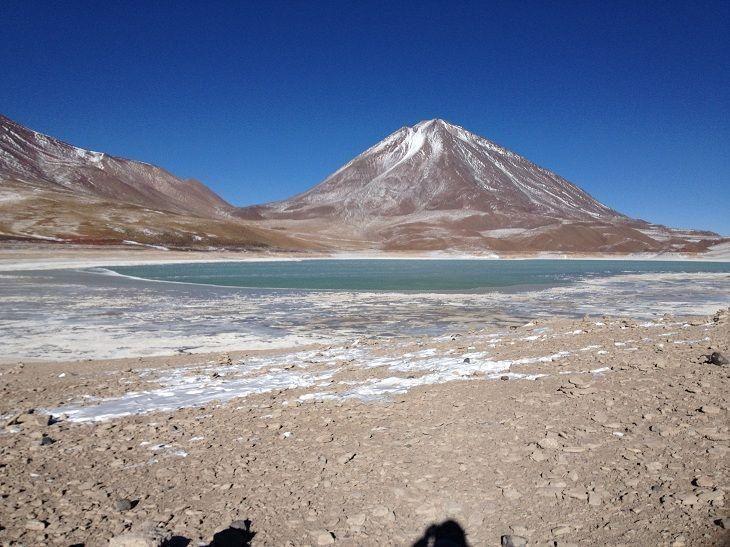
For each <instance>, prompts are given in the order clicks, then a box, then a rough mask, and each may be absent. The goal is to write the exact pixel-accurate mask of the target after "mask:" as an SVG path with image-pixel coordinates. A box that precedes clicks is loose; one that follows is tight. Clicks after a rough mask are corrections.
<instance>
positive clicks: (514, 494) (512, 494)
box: [502, 486, 522, 500]
mask: <svg viewBox="0 0 730 547" xmlns="http://www.w3.org/2000/svg"><path fill="white" fill-rule="evenodd" d="M502 495H503V496H504V497H505V498H507V499H508V500H518V499H520V498H521V497H522V494H520V493H519V492H518V491H517V490H516V489H514V488H512V487H511V486H507V487H506V488H502Z"/></svg>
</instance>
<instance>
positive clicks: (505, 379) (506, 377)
mask: <svg viewBox="0 0 730 547" xmlns="http://www.w3.org/2000/svg"><path fill="white" fill-rule="evenodd" d="M499 379H500V380H502V381H504V382H506V381H507V380H509V376H500V377H499Z"/></svg>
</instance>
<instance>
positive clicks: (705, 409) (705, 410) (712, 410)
mask: <svg viewBox="0 0 730 547" xmlns="http://www.w3.org/2000/svg"><path fill="white" fill-rule="evenodd" d="M700 412H702V414H709V415H712V416H714V415H716V414H720V409H719V408H718V407H716V406H714V405H702V406H701V407H700Z"/></svg>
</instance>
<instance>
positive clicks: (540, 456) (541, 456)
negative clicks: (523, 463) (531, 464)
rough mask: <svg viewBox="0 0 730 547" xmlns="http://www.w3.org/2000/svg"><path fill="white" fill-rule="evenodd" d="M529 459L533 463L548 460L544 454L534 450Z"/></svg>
mask: <svg viewBox="0 0 730 547" xmlns="http://www.w3.org/2000/svg"><path fill="white" fill-rule="evenodd" d="M530 459H531V460H532V461H535V462H544V461H545V460H547V459H548V457H547V456H546V455H545V452H542V451H540V450H535V451H534V452H533V453H532V454H530Z"/></svg>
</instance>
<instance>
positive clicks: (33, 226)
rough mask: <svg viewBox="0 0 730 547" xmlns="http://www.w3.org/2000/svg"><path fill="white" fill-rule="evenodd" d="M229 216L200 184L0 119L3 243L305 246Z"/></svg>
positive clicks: (225, 206) (229, 209) (223, 205)
mask: <svg viewBox="0 0 730 547" xmlns="http://www.w3.org/2000/svg"><path fill="white" fill-rule="evenodd" d="M232 211H234V208H233V206H231V205H230V204H228V203H227V202H225V201H224V200H223V199H222V198H220V197H219V196H218V195H216V194H215V193H214V192H213V191H211V190H210V189H209V188H208V187H207V186H205V185H204V184H202V183H200V182H198V181H195V180H183V179H180V178H178V177H175V176H174V175H172V174H171V173H169V172H167V171H165V170H164V169H161V168H160V167H156V166H154V165H150V164H147V163H142V162H138V161H133V160H127V159H123V158H117V157H114V156H109V155H107V154H104V153H101V152H91V151H89V150H84V149H82V148H77V147H75V146H72V145H70V144H66V143H64V142H62V141H59V140H57V139H54V138H53V137H49V136H47V135H43V134H41V133H38V132H35V131H32V130H30V129H28V128H26V127H23V126H22V125H20V124H18V123H16V122H13V121H12V120H9V119H8V118H6V117H4V116H2V115H0V240H2V239H16V240H17V239H20V240H28V241H34V240H35V241H37V240H43V241H48V240H55V241H64V242H70V243H104V244H114V243H116V244H119V243H123V244H128V245H138V244H142V245H156V246H174V247H191V248H220V247H239V248H240V247H257V248H260V247H277V248H287V249H298V248H307V247H309V244H308V243H307V242H304V241H300V240H295V239H292V238H289V237H288V236H287V235H286V234H283V233H281V232H277V231H272V230H268V229H266V228H265V227H253V226H250V225H249V224H248V223H245V222H242V221H241V220H240V219H237V218H235V217H233V216H232V215H231V212H232Z"/></svg>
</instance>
